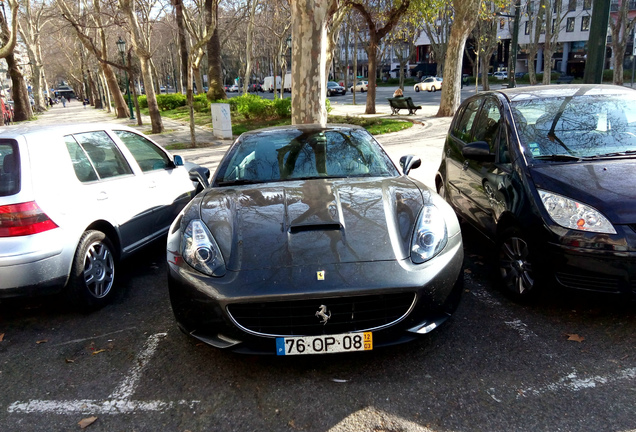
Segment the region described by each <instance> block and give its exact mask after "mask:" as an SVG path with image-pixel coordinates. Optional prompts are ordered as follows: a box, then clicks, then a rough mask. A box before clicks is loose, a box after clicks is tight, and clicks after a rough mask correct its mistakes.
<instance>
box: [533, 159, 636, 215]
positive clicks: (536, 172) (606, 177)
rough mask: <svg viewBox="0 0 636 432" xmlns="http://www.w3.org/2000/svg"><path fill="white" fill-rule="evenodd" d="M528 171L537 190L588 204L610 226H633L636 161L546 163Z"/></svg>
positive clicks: (635, 200)
mask: <svg viewBox="0 0 636 432" xmlns="http://www.w3.org/2000/svg"><path fill="white" fill-rule="evenodd" d="M530 172H531V175H532V179H533V180H534V183H535V185H536V186H537V187H538V188H541V189H545V190H548V191H551V192H555V193H558V194H561V195H564V196H567V197H568V198H572V199H575V200H577V201H580V202H582V203H585V204H589V205H591V206H593V207H594V208H595V209H597V210H599V211H600V212H601V213H603V214H604V215H605V216H606V217H607V218H608V219H609V220H610V222H612V223H614V224H633V223H636V189H635V188H634V183H635V182H636V161H633V160H624V159H623V160H603V161H594V162H578V163H567V164H549V165H548V164H546V165H540V166H534V167H532V168H531V169H530Z"/></svg>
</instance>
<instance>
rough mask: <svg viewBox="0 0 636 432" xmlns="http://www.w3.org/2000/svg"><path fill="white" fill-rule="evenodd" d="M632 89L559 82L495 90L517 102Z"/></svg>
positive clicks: (611, 92) (616, 92)
mask: <svg viewBox="0 0 636 432" xmlns="http://www.w3.org/2000/svg"><path fill="white" fill-rule="evenodd" d="M633 91H634V90H632V89H631V88H628V87H623V86H617V85H611V84H559V85H541V86H524V87H515V88H512V89H502V90H498V91H497V92H498V93H501V94H503V95H505V96H506V98H507V99H508V100H509V101H511V102H518V101H525V100H533V99H545V98H556V97H567V96H574V95H575V94H577V93H579V92H580V94H585V95H610V94H625V93H628V92H633ZM632 94H633V93H632Z"/></svg>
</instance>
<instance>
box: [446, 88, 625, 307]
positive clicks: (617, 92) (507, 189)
mask: <svg viewBox="0 0 636 432" xmlns="http://www.w3.org/2000/svg"><path fill="white" fill-rule="evenodd" d="M635 183H636V92H634V91H632V90H631V89H627V88H625V87H618V86H609V85H559V86H537V87H522V88H516V89H509V90H501V91H494V92H486V93H480V94H479V95H476V96H473V97H471V98H468V99H467V100H465V101H464V103H463V104H462V105H461V107H460V108H459V109H458V111H457V113H456V114H455V117H454V119H453V121H452V124H451V127H450V131H449V133H448V137H447V139H446V143H445V146H444V150H443V155H442V163H441V165H440V167H439V171H438V173H437V177H436V186H437V190H438V192H439V193H440V194H441V195H442V196H444V197H445V199H446V201H448V203H450V205H451V206H452V207H453V208H454V209H455V211H456V212H457V214H458V215H459V216H460V217H461V219H463V220H465V221H467V222H469V223H470V224H471V225H473V226H474V227H476V228H477V229H478V230H479V231H481V232H482V233H483V234H485V235H486V236H487V237H488V238H490V239H491V240H493V241H495V242H496V243H497V245H498V267H499V273H500V276H501V282H502V285H503V286H504V287H505V288H507V289H508V290H509V292H511V293H513V295H514V296H516V297H518V298H520V299H521V298H524V297H528V296H531V295H532V294H533V293H536V292H537V290H539V289H542V288H545V287H547V286H557V287H566V288H574V289H580V290H589V291H600V292H606V293H616V294H620V293H623V294H636V266H635V265H634V262H635V260H636V188H635V187H634V184H635Z"/></svg>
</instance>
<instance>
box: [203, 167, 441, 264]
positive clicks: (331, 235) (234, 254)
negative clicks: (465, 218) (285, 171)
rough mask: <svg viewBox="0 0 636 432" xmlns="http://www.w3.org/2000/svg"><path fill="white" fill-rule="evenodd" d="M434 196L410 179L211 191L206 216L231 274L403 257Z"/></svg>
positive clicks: (315, 181) (205, 201)
mask: <svg viewBox="0 0 636 432" xmlns="http://www.w3.org/2000/svg"><path fill="white" fill-rule="evenodd" d="M429 199H430V192H429V191H428V190H424V191H420V189H419V188H418V187H417V186H416V185H415V184H414V183H413V182H412V181H411V180H409V179H408V178H406V177H397V178H382V179H378V178H374V179H369V178H365V179H346V180H344V179H338V180H334V179H313V180H304V181H291V182H282V183H269V184H260V185H258V186H240V187H224V188H213V189H210V190H209V191H208V192H207V194H206V196H205V197H204V198H203V200H202V202H201V215H202V216H201V217H202V219H203V220H204V222H205V223H206V224H207V225H208V227H209V228H210V231H211V232H212V234H213V235H214V237H215V239H216V241H217V243H218V244H219V247H220V248H221V251H222V253H223V256H224V257H225V260H226V264H227V266H228V269H230V270H247V269H257V268H277V267H290V266H301V265H307V264H316V265H320V264H328V263H339V262H361V261H379V260H396V259H398V260H399V259H404V258H407V257H408V256H409V247H410V242H411V236H412V232H413V225H414V224H415V221H416V220H417V216H418V214H419V211H420V209H421V207H422V204H423V202H424V200H427V201H428V200H429Z"/></svg>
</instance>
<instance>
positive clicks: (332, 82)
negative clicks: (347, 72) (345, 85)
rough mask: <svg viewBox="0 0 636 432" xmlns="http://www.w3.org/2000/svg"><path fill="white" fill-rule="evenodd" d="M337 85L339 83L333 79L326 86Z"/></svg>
mask: <svg viewBox="0 0 636 432" xmlns="http://www.w3.org/2000/svg"><path fill="white" fill-rule="evenodd" d="M339 85H340V84H338V83H337V82H335V81H329V82H328V83H327V87H338V86H339Z"/></svg>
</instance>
